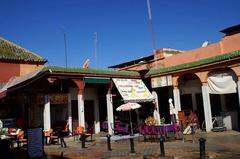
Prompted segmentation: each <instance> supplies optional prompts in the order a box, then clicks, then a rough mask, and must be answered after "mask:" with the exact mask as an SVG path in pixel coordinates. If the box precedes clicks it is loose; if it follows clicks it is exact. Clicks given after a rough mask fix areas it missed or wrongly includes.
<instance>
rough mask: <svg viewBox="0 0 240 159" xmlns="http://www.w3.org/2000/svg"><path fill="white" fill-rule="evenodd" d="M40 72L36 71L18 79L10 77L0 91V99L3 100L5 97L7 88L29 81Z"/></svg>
mask: <svg viewBox="0 0 240 159" xmlns="http://www.w3.org/2000/svg"><path fill="white" fill-rule="evenodd" d="M41 71H42V70H36V71H33V72H31V73H28V74H26V75H23V76H19V77H12V78H11V79H9V81H8V82H7V83H6V84H5V85H4V86H3V87H2V88H1V89H0V98H3V97H5V96H6V94H7V92H8V90H9V88H11V87H14V86H16V85H18V84H20V83H23V82H25V81H27V80H29V79H32V78H33V77H35V76H37V75H38V74H39V73H40V72H41Z"/></svg>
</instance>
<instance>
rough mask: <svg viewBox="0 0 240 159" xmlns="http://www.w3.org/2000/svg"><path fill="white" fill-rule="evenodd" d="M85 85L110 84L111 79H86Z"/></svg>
mask: <svg viewBox="0 0 240 159" xmlns="http://www.w3.org/2000/svg"><path fill="white" fill-rule="evenodd" d="M84 81H85V83H97V84H108V83H109V82H110V78H103V77H84Z"/></svg>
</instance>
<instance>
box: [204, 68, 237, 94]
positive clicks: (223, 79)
mask: <svg viewBox="0 0 240 159" xmlns="http://www.w3.org/2000/svg"><path fill="white" fill-rule="evenodd" d="M236 81H237V79H236V76H235V75H234V74H233V73H232V72H231V71H228V72H223V71H221V72H220V71H219V72H213V73H210V74H209V76H208V79H207V82H208V86H209V93H211V94H229V93H236V92H237V83H236Z"/></svg>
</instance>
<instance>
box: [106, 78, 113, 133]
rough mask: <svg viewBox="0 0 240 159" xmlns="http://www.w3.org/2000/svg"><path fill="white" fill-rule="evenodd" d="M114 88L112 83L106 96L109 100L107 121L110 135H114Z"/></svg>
mask: <svg viewBox="0 0 240 159" xmlns="http://www.w3.org/2000/svg"><path fill="white" fill-rule="evenodd" d="M112 87H113V83H112V82H110V83H109V86H108V92H107V95H106V100H107V119H108V134H110V135H113V134H114V131H113V128H114V118H113V104H112V93H111V91H112Z"/></svg>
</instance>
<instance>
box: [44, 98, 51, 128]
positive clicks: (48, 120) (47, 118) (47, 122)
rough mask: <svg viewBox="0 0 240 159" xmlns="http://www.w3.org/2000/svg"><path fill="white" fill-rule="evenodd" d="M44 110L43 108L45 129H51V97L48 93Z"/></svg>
mask: <svg viewBox="0 0 240 159" xmlns="http://www.w3.org/2000/svg"><path fill="white" fill-rule="evenodd" d="M44 103H45V104H44V110H43V129H44V130H49V129H50V128H51V111H50V99H49V96H48V95H45V96H44Z"/></svg>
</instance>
